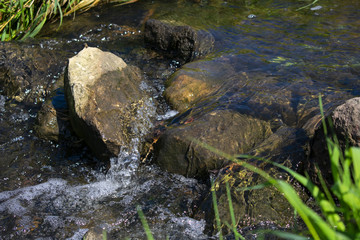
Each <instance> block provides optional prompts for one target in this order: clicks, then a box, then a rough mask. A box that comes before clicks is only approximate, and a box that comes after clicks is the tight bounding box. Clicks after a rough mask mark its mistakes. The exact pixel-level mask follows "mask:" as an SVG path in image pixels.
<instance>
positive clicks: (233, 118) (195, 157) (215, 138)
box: [155, 110, 271, 178]
mask: <svg viewBox="0 0 360 240" xmlns="http://www.w3.org/2000/svg"><path fill="white" fill-rule="evenodd" d="M270 134H271V129H270V124H269V123H268V122H265V121H262V120H259V119H255V118H253V117H250V116H247V115H243V114H239V113H237V112H235V111H231V110H214V111H211V112H208V113H206V114H203V115H200V116H199V117H197V116H186V117H185V118H184V119H183V121H182V122H181V123H180V124H179V125H177V124H173V125H172V126H169V127H168V128H167V130H166V131H165V132H164V133H163V134H162V135H161V136H160V138H159V140H158V141H157V143H156V145H155V159H156V163H157V164H158V165H159V166H160V167H162V168H163V169H165V170H167V171H169V172H172V173H177V174H181V175H184V176H187V177H197V178H204V177H205V178H206V177H207V176H208V175H209V171H211V170H218V169H220V168H222V167H224V166H225V165H226V164H227V163H228V160H227V159H223V158H220V157H219V155H218V154H216V153H214V152H212V151H211V150H209V149H206V148H204V147H201V146H200V145H199V144H198V143H196V140H197V141H201V142H204V143H206V144H208V145H210V146H212V147H214V148H216V149H218V150H221V151H223V152H225V153H227V154H240V153H246V152H248V151H250V150H251V149H252V148H254V147H255V146H256V145H257V144H258V143H260V142H262V141H263V140H264V139H265V138H267V137H268V136H269V135H270Z"/></svg>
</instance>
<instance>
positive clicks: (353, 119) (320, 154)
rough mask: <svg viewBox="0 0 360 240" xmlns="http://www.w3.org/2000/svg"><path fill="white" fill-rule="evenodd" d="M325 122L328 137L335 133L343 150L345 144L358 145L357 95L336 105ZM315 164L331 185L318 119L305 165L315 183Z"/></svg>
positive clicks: (359, 117)
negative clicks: (330, 123)
mask: <svg viewBox="0 0 360 240" xmlns="http://www.w3.org/2000/svg"><path fill="white" fill-rule="evenodd" d="M329 121H331V122H332V125H333V126H332V127H331V126H330V125H329V124H328V122H329ZM326 122H327V131H328V137H332V134H333V133H335V134H336V136H337V138H338V140H339V145H340V148H341V149H342V150H345V147H346V145H349V146H357V147H359V146H360V131H359V130H360V98H359V97H356V98H352V99H350V100H347V101H346V102H345V103H344V104H341V105H339V106H338V107H336V108H335V109H334V110H333V111H332V112H331V113H330V114H328V116H327V121H326ZM315 166H318V167H319V169H321V174H322V175H323V177H324V178H325V181H326V182H327V183H328V184H329V185H331V184H332V182H333V180H332V173H331V165H330V159H329V152H328V149H327V146H326V136H325V134H324V128H323V126H322V124H321V122H320V121H319V124H318V128H317V129H316V131H315V134H314V137H313V139H312V141H311V143H310V157H309V160H308V162H307V166H306V170H307V171H308V172H309V173H310V176H311V177H312V180H313V181H314V182H316V183H317V182H318V179H317V172H316V170H315Z"/></svg>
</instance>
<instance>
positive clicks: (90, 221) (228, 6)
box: [0, 0, 360, 239]
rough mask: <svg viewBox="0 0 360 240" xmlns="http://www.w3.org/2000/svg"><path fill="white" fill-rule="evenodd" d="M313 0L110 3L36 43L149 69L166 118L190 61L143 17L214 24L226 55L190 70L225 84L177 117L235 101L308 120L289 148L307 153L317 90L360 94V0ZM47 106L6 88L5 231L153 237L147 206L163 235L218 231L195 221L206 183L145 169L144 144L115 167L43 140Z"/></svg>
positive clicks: (2, 151)
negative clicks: (147, 43) (166, 45)
mask: <svg viewBox="0 0 360 240" xmlns="http://www.w3.org/2000/svg"><path fill="white" fill-rule="evenodd" d="M302 4H303V2H301V1H295V0H293V1H285V0H284V1H269V0H263V1H261V0H257V1H255V0H254V1H247V0H244V1H220V0H214V1H200V3H196V1H165V0H164V1H150V0H149V1H145V0H144V1H138V2H136V3H134V4H130V5H125V6H121V7H118V6H117V5H116V4H107V5H102V6H100V7H97V8H95V9H92V10H90V11H88V12H86V13H84V14H81V15H78V16H76V19H75V20H73V19H71V18H67V19H65V21H64V25H63V26H62V27H61V29H60V31H55V29H56V28H57V24H56V23H53V24H49V25H47V26H46V27H45V28H44V30H43V32H42V33H41V34H40V37H39V38H38V39H35V40H31V41H29V43H28V44H29V45H32V44H33V45H36V46H39V47H40V49H48V50H49V49H50V50H53V51H54V52H55V53H57V52H62V53H63V55H62V56H64V57H63V58H64V59H63V60H64V61H65V60H66V57H71V56H73V55H74V54H76V53H77V52H78V51H80V50H81V49H82V47H83V45H84V43H87V44H88V45H89V46H97V47H99V48H101V49H102V50H107V51H111V52H114V53H115V54H117V55H119V56H121V57H122V58H123V59H124V60H125V61H126V62H128V63H130V64H134V65H137V66H139V67H140V68H141V69H142V70H143V71H144V73H145V75H146V78H147V79H148V80H149V81H150V82H152V83H153V86H151V88H152V90H151V91H152V93H153V97H154V98H155V99H157V100H158V102H159V107H158V110H157V113H158V115H159V119H161V120H163V119H164V118H165V119H166V117H164V116H165V114H166V113H168V110H170V109H169V107H168V106H167V105H166V104H165V102H164V99H163V98H162V93H163V91H164V82H165V80H166V79H167V78H168V77H169V76H170V75H171V74H172V73H173V72H174V71H175V70H176V68H177V67H179V66H178V65H177V64H176V62H174V61H173V59H166V58H164V57H162V56H161V55H159V54H157V53H155V52H153V51H151V50H149V49H145V47H144V43H143V38H142V31H143V29H142V28H143V23H144V21H146V20H147V19H149V18H157V19H162V20H167V21H176V22H179V23H183V24H188V25H191V26H193V27H195V28H199V29H206V30H208V31H210V32H211V33H212V34H213V35H214V37H215V39H216V45H215V51H214V53H213V54H212V55H211V56H208V58H207V59H205V60H200V61H198V62H196V63H190V65H187V67H189V69H190V68H191V66H194V68H193V70H194V72H196V71H198V70H199V69H200V70H201V71H204V72H207V73H206V74H208V76H210V77H213V79H214V83H215V84H219V86H221V87H220V88H219V89H218V90H217V91H215V92H214V93H213V94H212V95H211V96H209V97H208V98H207V99H205V100H204V101H203V102H202V103H201V104H199V105H198V106H196V107H194V108H192V109H190V110H188V111H187V112H184V113H182V115H179V116H178V117H177V118H175V119H173V121H172V123H174V124H175V123H176V122H179V121H181V119H183V118H185V117H187V116H191V115H196V114H197V113H199V112H201V111H210V110H211V109H216V108H218V109H223V108H225V109H233V110H236V111H238V112H241V113H244V114H249V115H253V116H255V117H258V118H261V119H264V120H269V121H272V122H274V124H273V130H274V132H275V131H276V130H277V129H279V128H280V127H281V126H283V125H288V126H291V127H295V128H298V130H296V131H295V132H293V133H292V134H293V135H292V138H291V139H292V140H293V141H294V145H291V146H284V147H283V148H282V149H281V150H279V151H280V152H282V153H284V152H285V153H288V155H291V154H293V155H296V154H299V155H301V156H303V154H304V153H303V152H302V151H300V152H299V153H298V152H297V148H298V147H299V146H301V145H302V142H303V141H305V140H306V139H307V137H306V134H305V133H304V130H302V129H301V127H303V126H304V124H305V123H306V122H307V121H308V120H309V119H310V118H311V117H313V116H315V115H316V114H317V113H318V110H317V106H318V102H317V97H318V94H319V93H322V94H323V95H324V103H325V109H330V108H332V107H334V106H335V105H336V104H338V103H340V102H342V101H344V100H346V99H348V98H350V97H353V96H359V94H360V92H359V91H360V82H359V75H360V59H359V54H358V53H359V52H360V51H359V50H360V49H359V48H360V45H359V39H360V20H359V19H360V10H359V9H360V2H359V1H357V0H347V1H341V3H340V2H339V3H334V1H328V0H323V1H319V2H318V4H319V6H321V7H320V8H319V7H318V8H314V9H310V8H307V9H304V10H301V11H296V9H298V8H299V7H301V6H302ZM314 7H315V6H314ZM25 44H26V43H25ZM191 64H194V65H191ZM219 64H220V65H221V64H222V65H221V66H223V67H218V68H216V67H215V66H219ZM211 66H212V67H211ZM224 69H226V71H227V72H224ZM55 74H59V73H54V75H55ZM1 93H2V94H3V92H1ZM53 101H54V103H55V104H54V105H55V108H58V109H57V110H59V112H61V111H62V110H61V109H63V108H65V107H64V106H62V105H61V104H63V103H64V102H63V95H62V93H61V92H59V94H58V95H56V96H55V98H53ZM39 108H40V106H39V104H38V105H36V104H33V105H27V104H26V103H22V102H17V101H15V100H14V99H10V98H7V97H5V96H2V95H0V116H1V119H0V124H1V128H0V133H1V134H0V155H1V156H0V164H1V165H0V166H1V169H3V170H2V171H1V173H0V191H1V192H0V212H1V215H2V217H1V219H0V235H1V237H0V239H15V238H19V239H20V238H21V239H36V238H37V239H65V238H72V239H81V237H82V236H83V234H84V233H85V232H86V231H87V230H88V229H90V228H92V227H99V226H100V227H103V228H106V229H107V230H108V231H109V232H110V233H111V236H112V237H114V238H117V239H122V238H125V237H131V238H133V239H143V238H144V236H145V235H144V233H143V229H142V226H141V223H140V221H139V219H138V217H137V213H136V205H138V204H139V205H141V206H142V208H143V210H144V213H145V215H146V217H147V218H148V219H149V222H150V226H151V228H152V230H153V233H154V235H155V236H157V237H158V238H159V239H165V238H166V236H170V239H210V238H211V237H210V236H207V235H206V234H207V233H206V232H205V233H204V232H203V231H204V229H205V220H204V219H194V218H193V216H194V215H195V214H196V210H197V207H198V204H199V202H200V201H201V200H202V199H203V197H204V196H203V194H204V192H205V191H206V189H207V186H206V185H205V184H203V183H200V182H198V181H197V180H194V179H187V178H185V177H182V176H178V175H172V174H168V173H166V172H163V171H161V170H159V169H158V168H157V167H156V166H148V165H143V164H141V163H140V160H139V152H138V151H137V150H135V151H132V152H130V151H128V150H127V149H122V152H121V154H120V156H119V158H117V159H111V166H110V169H108V170H106V167H105V166H104V165H105V164H104V163H101V162H99V161H98V160H97V159H96V158H95V157H94V156H93V155H92V153H91V152H90V151H89V150H88V149H87V148H86V146H84V145H83V143H82V142H78V141H77V140H74V141H72V142H71V141H70V143H69V141H64V142H62V141H60V142H59V143H53V142H49V141H45V140H40V139H38V138H37V137H36V136H35V135H34V131H33V125H34V122H35V119H36V114H37V111H38V110H39ZM160 115H161V116H160ZM171 116H173V114H168V117H169V118H170V117H171ZM134 141H140V140H139V139H134ZM285 155H286V154H285ZM283 156H284V155H283ZM270 157H271V156H270Z"/></svg>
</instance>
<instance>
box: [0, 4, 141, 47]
mask: <svg viewBox="0 0 360 240" xmlns="http://www.w3.org/2000/svg"><path fill="white" fill-rule="evenodd" d="M110 1H112V2H120V3H127V2H134V0H132V1H131V0H2V1H0V34H1V35H0V36H1V41H9V40H12V39H17V40H23V39H26V38H28V37H34V36H35V35H36V34H38V33H39V32H40V30H41V28H42V27H43V26H44V24H45V22H47V21H50V20H58V21H59V27H60V26H61V24H62V21H63V17H65V16H69V15H72V16H75V13H76V12H84V11H87V10H89V9H90V8H92V7H94V6H96V5H98V4H99V3H101V2H110Z"/></svg>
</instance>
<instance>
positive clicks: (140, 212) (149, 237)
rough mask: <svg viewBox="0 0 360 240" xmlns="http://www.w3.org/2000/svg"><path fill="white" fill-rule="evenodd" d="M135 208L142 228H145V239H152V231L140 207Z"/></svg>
mask: <svg viewBox="0 0 360 240" xmlns="http://www.w3.org/2000/svg"><path fill="white" fill-rule="evenodd" d="M136 210H137V213H138V214H139V218H140V221H141V223H142V225H143V228H144V230H145V234H146V237H147V239H148V240H154V237H153V235H152V233H151V231H150V227H149V224H148V223H147V221H146V218H145V215H144V213H143V211H142V210H141V207H140V206H137V207H136Z"/></svg>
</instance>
